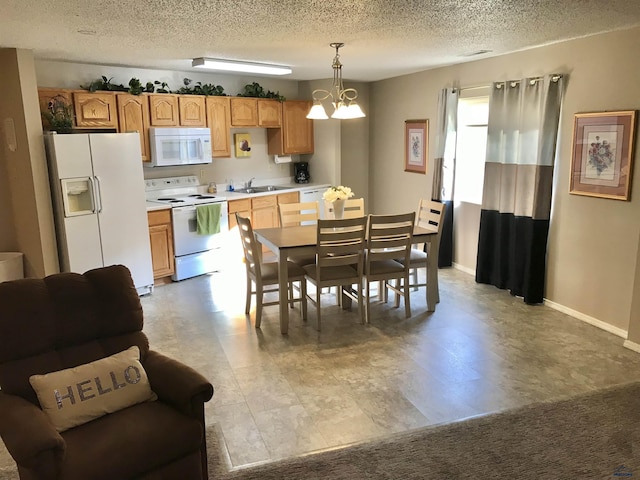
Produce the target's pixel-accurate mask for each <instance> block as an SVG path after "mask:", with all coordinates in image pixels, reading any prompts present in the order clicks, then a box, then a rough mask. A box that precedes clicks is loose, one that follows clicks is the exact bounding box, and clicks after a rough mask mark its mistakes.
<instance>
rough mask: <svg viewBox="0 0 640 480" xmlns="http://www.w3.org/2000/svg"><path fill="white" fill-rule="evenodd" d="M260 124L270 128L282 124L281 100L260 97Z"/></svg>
mask: <svg viewBox="0 0 640 480" xmlns="http://www.w3.org/2000/svg"><path fill="white" fill-rule="evenodd" d="M258 126H259V127H268V128H274V127H280V126H282V103H280V101H278V100H268V99H264V98H259V99H258Z"/></svg>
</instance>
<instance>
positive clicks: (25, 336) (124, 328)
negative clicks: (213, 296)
mask: <svg viewBox="0 0 640 480" xmlns="http://www.w3.org/2000/svg"><path fill="white" fill-rule="evenodd" d="M0 306H1V307H0V308H1V309H2V310H1V311H0V388H1V389H2V391H3V392H6V393H8V394H12V395H18V396H21V397H23V398H25V399H27V400H29V401H31V402H32V403H34V404H36V405H37V404H38V400H37V397H36V395H35V392H34V390H33V389H32V388H31V385H30V384H29V377H30V376H31V375H35V374H39V375H44V374H46V373H50V372H53V371H57V370H63V369H66V368H72V367H76V366H78V365H82V364H85V363H89V362H93V361H95V360H99V359H101V358H104V357H108V356H110V355H113V354H115V353H118V352H121V351H123V350H126V349H127V348H129V347H131V346H133V345H137V346H138V347H139V348H140V359H141V361H142V363H143V364H144V361H145V359H146V357H147V353H148V351H149V340H148V339H147V337H146V335H145V334H144V333H143V332H142V327H143V313H142V306H141V304H140V298H139V297H138V293H137V292H136V289H135V287H134V285H133V280H132V279H131V273H130V272H129V270H128V269H127V268H126V267H125V266H123V265H112V266H109V267H103V268H97V269H94V270H89V271H88V272H85V273H84V274H82V275H80V274H78V273H57V274H53V275H49V276H48V277H45V278H27V279H21V280H13V281H9V282H0Z"/></svg>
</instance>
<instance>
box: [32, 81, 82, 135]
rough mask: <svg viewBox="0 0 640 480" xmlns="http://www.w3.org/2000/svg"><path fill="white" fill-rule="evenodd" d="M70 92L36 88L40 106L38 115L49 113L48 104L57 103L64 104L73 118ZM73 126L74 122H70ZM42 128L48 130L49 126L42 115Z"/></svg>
mask: <svg viewBox="0 0 640 480" xmlns="http://www.w3.org/2000/svg"><path fill="white" fill-rule="evenodd" d="M72 93H73V92H72V91H71V90H67V89H64V88H38V102H39V104H40V113H41V114H43V113H46V112H50V103H51V104H52V102H58V103H61V104H64V105H65V106H67V107H68V108H70V109H71V112H70V113H71V116H72V117H73V116H74V112H73V95H72ZM72 123H73V125H72V126H75V121H74V122H72ZM42 128H43V129H44V130H49V129H50V128H51V125H49V121H48V120H47V119H46V117H45V116H44V115H42Z"/></svg>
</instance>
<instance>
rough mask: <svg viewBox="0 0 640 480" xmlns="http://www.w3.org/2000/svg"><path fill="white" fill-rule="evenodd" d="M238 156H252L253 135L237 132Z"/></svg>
mask: <svg viewBox="0 0 640 480" xmlns="http://www.w3.org/2000/svg"><path fill="white" fill-rule="evenodd" d="M234 138H235V142H234V143H235V146H236V157H238V158H241V157H250V156H251V135H250V134H248V133H236V134H235V137H234Z"/></svg>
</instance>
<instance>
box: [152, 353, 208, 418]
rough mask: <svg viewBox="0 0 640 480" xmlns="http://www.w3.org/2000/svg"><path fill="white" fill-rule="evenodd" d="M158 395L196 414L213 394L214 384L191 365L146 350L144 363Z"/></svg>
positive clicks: (176, 406) (187, 412)
mask: <svg viewBox="0 0 640 480" xmlns="http://www.w3.org/2000/svg"><path fill="white" fill-rule="evenodd" d="M143 365H144V368H145V371H146V372H147V376H148V377H149V382H150V383H151V389H152V390H153V391H154V392H155V393H156V394H157V395H158V398H159V399H160V400H162V401H163V402H165V403H168V404H170V405H171V406H173V407H174V408H176V409H177V410H180V411H182V412H183V413H185V414H188V415H192V416H195V415H198V414H199V412H202V409H203V404H204V403H205V402H208V401H209V400H211V397H213V386H212V385H211V383H209V381H208V380H207V379H206V378H204V377H203V376H202V375H200V374H199V373H198V372H196V371H195V370H194V369H193V368H191V367H189V366H187V365H184V364H183V363H180V362H178V361H177V360H174V359H172V358H169V357H167V356H164V355H162V354H160V353H158V352H154V351H153V350H149V353H148V354H147V358H146V359H145V361H144V363H143Z"/></svg>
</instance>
